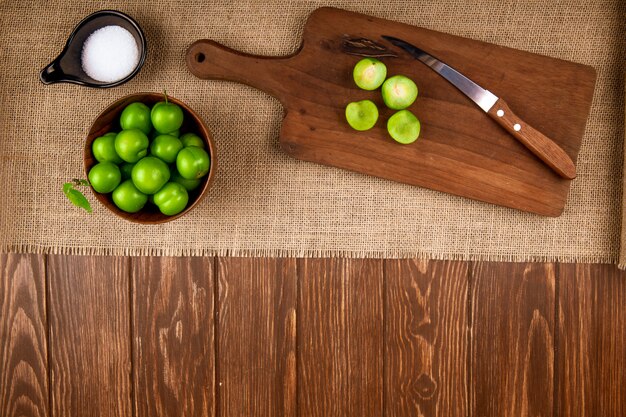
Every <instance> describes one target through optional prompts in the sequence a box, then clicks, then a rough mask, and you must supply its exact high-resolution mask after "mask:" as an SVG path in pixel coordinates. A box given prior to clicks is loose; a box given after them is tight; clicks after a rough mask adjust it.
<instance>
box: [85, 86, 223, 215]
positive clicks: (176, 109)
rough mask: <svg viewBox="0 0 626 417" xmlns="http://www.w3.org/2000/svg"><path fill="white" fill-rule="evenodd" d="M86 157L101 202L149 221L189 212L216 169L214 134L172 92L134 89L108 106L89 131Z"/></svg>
mask: <svg viewBox="0 0 626 417" xmlns="http://www.w3.org/2000/svg"><path fill="white" fill-rule="evenodd" d="M84 160H85V172H86V174H87V178H88V179H89V184H90V185H91V188H92V189H93V191H94V195H95V196H96V198H97V199H98V201H100V202H101V203H102V204H103V205H105V206H106V207H107V208H109V209H110V210H111V211H112V212H113V213H115V214H117V215H118V216H120V217H122V218H124V219H126V220H130V221H133V222H136V223H143V224H158V223H164V222H168V221H171V220H174V219H177V218H179V217H181V216H182V215H184V214H185V213H187V212H189V211H190V210H191V209H193V208H194V207H195V206H197V205H198V204H199V203H200V201H201V200H202V198H203V197H204V196H205V195H206V193H207V190H208V189H209V188H210V187H211V183H212V182H213V178H214V176H215V171H216V155H215V144H214V143H213V139H212V137H211V133H210V132H209V130H208V129H207V127H206V126H205V124H204V123H203V121H202V120H201V119H200V117H199V116H198V115H197V114H196V113H195V112H194V111H193V110H192V109H191V108H189V107H188V106H187V105H185V104H184V103H183V102H181V101H180V100H177V99H175V98H173V97H169V96H167V94H166V93H138V94H131V95H129V96H126V97H123V98H121V99H119V100H117V101H116V102H114V103H113V104H111V105H110V106H109V107H107V108H106V109H105V110H104V111H103V112H102V113H100V115H99V116H98V117H97V119H96V120H95V122H94V123H93V125H92V126H91V129H90V130H89V133H88V135H87V141H86V143H85V151H84Z"/></svg>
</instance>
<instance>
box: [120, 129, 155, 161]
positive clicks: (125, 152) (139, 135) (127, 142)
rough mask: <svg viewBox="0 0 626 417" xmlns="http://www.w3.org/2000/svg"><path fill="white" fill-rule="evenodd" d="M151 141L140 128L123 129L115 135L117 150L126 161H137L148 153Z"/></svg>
mask: <svg viewBox="0 0 626 417" xmlns="http://www.w3.org/2000/svg"><path fill="white" fill-rule="evenodd" d="M149 144H150V141H149V140H148V136H146V134H145V133H143V132H142V131H141V130H139V129H130V130H122V131H121V132H120V133H118V134H117V136H115V152H117V154H118V155H119V156H120V158H122V159H123V160H124V161H126V162H130V163H133V162H137V161H139V160H140V159H141V158H143V157H144V156H146V155H147V154H148V146H149Z"/></svg>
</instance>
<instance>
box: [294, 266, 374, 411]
mask: <svg viewBox="0 0 626 417" xmlns="http://www.w3.org/2000/svg"><path fill="white" fill-rule="evenodd" d="M298 411H299V415H300V416H301V417H313V416H320V417H333V416H381V415H383V261H382V260H358V259H337V258H335V259H301V260H298Z"/></svg>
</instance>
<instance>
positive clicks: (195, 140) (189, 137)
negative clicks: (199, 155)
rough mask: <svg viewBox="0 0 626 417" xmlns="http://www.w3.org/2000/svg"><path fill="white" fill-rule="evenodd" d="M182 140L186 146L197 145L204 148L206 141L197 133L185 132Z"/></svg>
mask: <svg viewBox="0 0 626 417" xmlns="http://www.w3.org/2000/svg"><path fill="white" fill-rule="evenodd" d="M180 141H181V142H182V143H183V146H184V147H187V146H195V147H196V148H204V141H203V140H202V138H201V137H200V136H198V135H196V134H195V133H185V134H184V135H182V136H181V137H180Z"/></svg>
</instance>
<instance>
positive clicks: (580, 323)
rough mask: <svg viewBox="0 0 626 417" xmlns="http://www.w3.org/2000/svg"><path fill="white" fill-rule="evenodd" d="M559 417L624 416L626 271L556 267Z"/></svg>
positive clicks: (606, 267)
mask: <svg viewBox="0 0 626 417" xmlns="http://www.w3.org/2000/svg"><path fill="white" fill-rule="evenodd" d="M558 312H559V331H560V333H559V339H558V342H559V343H558V349H557V352H558V362H557V381H558V392H559V396H558V413H557V415H558V416H559V417H590V416H602V417H623V416H626V368H625V367H624V361H625V359H626V272H623V271H619V270H618V269H617V268H616V267H615V266H613V265H589V264H578V265H577V264H562V265H560V266H559V309H558Z"/></svg>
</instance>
